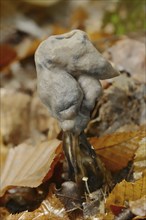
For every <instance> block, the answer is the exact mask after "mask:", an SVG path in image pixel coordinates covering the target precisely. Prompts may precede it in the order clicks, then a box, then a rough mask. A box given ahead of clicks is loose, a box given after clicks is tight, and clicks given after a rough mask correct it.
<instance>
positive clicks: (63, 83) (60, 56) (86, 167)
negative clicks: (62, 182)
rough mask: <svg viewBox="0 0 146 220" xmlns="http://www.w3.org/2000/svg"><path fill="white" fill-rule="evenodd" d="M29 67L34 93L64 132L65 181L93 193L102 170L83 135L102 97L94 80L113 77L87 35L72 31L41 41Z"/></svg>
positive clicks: (110, 67)
mask: <svg viewBox="0 0 146 220" xmlns="http://www.w3.org/2000/svg"><path fill="white" fill-rule="evenodd" d="M35 63H36V70H37V79H38V84H37V85H38V93H39V96H40V98H41V100H42V102H43V103H44V104H45V105H46V107H47V108H48V111H49V112H50V114H51V115H52V116H53V117H55V118H56V119H58V121H59V123H60V126H61V128H62V130H63V132H64V138H63V149H64V152H65V156H66V158H67V161H68V167H69V180H72V181H75V182H76V183H77V185H79V186H80V188H81V189H82V188H83V187H81V186H82V185H83V183H84V181H83V180H84V179H85V177H87V180H88V181H87V183H88V188H89V189H88V190H87V187H86V186H87V183H86V184H85V185H86V186H85V189H86V191H89V190H91V191H94V190H96V189H97V188H99V187H101V185H102V183H103V181H104V174H103V173H104V171H103V170H104V168H103V166H102V165H101V162H99V160H98V158H97V156H96V154H95V151H94V149H93V147H92V146H90V144H89V143H88V141H87V139H86V136H85V134H84V132H83V131H84V129H85V128H86V126H87V124H88V122H89V120H90V114H91V112H92V110H93V108H94V105H95V102H96V101H97V100H98V99H99V97H100V96H101V94H102V87H101V84H100V81H99V80H102V79H108V78H112V77H115V76H118V75H119V73H118V72H117V71H116V70H115V69H114V68H113V67H112V66H111V64H110V63H109V62H108V61H107V60H106V59H105V58H104V57H102V55H101V54H100V53H99V52H98V51H97V50H96V48H95V47H94V46H93V44H92V43H91V42H90V41H89V39H88V37H87V34H86V33H85V32H83V31H81V30H73V31H70V32H69V33H65V34H62V35H57V36H50V37H49V38H48V39H46V40H45V41H43V42H42V43H41V44H40V45H39V47H38V49H37V51H36V53H35Z"/></svg>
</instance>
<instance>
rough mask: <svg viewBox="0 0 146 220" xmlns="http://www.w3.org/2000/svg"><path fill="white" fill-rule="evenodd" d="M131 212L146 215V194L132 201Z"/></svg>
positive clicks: (130, 204)
mask: <svg viewBox="0 0 146 220" xmlns="http://www.w3.org/2000/svg"><path fill="white" fill-rule="evenodd" d="M129 207H130V210H131V212H132V213H133V214H134V215H136V216H139V217H146V195H145V196H143V197H142V198H140V199H138V200H136V201H130V202H129Z"/></svg>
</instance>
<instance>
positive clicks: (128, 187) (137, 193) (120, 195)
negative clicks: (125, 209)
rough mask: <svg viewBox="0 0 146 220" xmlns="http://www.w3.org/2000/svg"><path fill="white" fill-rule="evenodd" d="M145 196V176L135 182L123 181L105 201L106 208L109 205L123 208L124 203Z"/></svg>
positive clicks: (108, 207) (108, 208)
mask: <svg viewBox="0 0 146 220" xmlns="http://www.w3.org/2000/svg"><path fill="white" fill-rule="evenodd" d="M145 194H146V176H144V177H143V178H141V179H139V180H137V181H136V182H127V181H125V180H123V181H122V182H120V183H118V184H117V185H116V186H115V187H114V189H113V190H112V192H111V193H110V194H109V196H108V198H107V199H106V208H107V210H110V206H111V205H118V206H125V202H129V201H135V200H138V199H140V198H141V197H142V196H143V195H145Z"/></svg>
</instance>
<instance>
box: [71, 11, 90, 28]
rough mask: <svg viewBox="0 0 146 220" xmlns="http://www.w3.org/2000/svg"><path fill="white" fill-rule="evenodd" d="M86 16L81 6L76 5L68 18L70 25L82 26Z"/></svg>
mask: <svg viewBox="0 0 146 220" xmlns="http://www.w3.org/2000/svg"><path fill="white" fill-rule="evenodd" d="M87 18H88V13H87V11H86V10H85V9H84V8H83V7H78V8H77V9H75V10H74V11H73V12H72V16H71V19H70V22H71V26H72V27H74V28H79V27H82V26H84V22H85V21H86V19H87Z"/></svg>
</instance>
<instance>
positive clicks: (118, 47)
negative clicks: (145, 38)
mask: <svg viewBox="0 0 146 220" xmlns="http://www.w3.org/2000/svg"><path fill="white" fill-rule="evenodd" d="M117 54H118V56H117ZM104 55H105V56H106V57H107V58H110V60H111V61H112V62H113V63H115V65H116V66H117V67H118V69H119V70H121V71H127V72H128V73H130V74H131V75H132V76H133V77H134V78H135V79H137V80H138V81H140V82H145V68H146V53H145V45H144V42H139V41H137V40H133V39H128V38H127V39H123V40H120V41H118V42H117V43H116V44H115V45H114V46H112V47H111V48H109V49H108V51H107V52H106V53H105V54H104Z"/></svg>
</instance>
